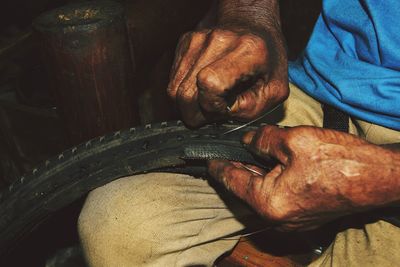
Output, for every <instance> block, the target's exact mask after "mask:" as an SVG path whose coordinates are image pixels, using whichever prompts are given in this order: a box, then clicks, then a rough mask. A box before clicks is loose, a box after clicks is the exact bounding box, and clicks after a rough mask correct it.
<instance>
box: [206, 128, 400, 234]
mask: <svg viewBox="0 0 400 267" xmlns="http://www.w3.org/2000/svg"><path fill="white" fill-rule="evenodd" d="M243 142H244V143H245V144H247V145H248V148H249V149H250V150H251V151H252V152H254V153H255V154H258V155H259V156H261V157H273V158H275V159H277V160H278V162H279V164H278V165H277V166H276V167H275V168H274V169H273V170H272V171H271V172H269V173H267V174H266V175H265V176H258V175H254V173H251V172H249V171H248V170H246V169H244V168H242V167H241V166H240V165H238V164H237V163H233V162H228V161H211V162H210V163H209V169H210V173H211V175H212V176H214V177H215V178H216V179H217V180H219V181H220V182H222V183H223V184H224V185H225V186H226V187H227V188H228V189H229V190H230V191H232V192H233V193H234V194H236V195H237V196H239V197H240V198H242V199H243V200H245V201H246V202H248V203H249V204H250V205H251V206H252V207H253V208H254V209H255V210H256V211H258V212H259V213H260V214H261V215H262V216H263V217H264V218H265V219H266V220H268V221H269V222H271V223H273V224H277V229H280V230H309V229H312V228H315V227H318V226H319V225H321V224H323V223H325V222H327V221H330V220H332V219H335V218H337V217H340V216H343V215H347V214H350V213H354V212H360V211H364V210H368V209H372V208H377V207H382V206H387V205H392V204H398V203H399V201H400V194H399V193H400V153H399V152H395V151H392V150H388V149H384V148H381V147H379V146H376V145H373V144H370V143H368V142H366V141H364V140H362V139H360V138H357V137H355V136H353V135H350V134H344V133H341V132H337V131H333V130H326V129H320V128H316V127H309V126H299V127H294V128H288V129H280V128H278V127H275V126H267V127H263V128H260V129H259V130H258V131H257V132H249V133H247V134H246V135H245V136H244V139H243Z"/></svg>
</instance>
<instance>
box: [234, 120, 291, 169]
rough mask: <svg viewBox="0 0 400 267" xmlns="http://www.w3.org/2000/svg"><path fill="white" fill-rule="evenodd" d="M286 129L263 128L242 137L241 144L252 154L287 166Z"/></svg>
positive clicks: (288, 152)
mask: <svg viewBox="0 0 400 267" xmlns="http://www.w3.org/2000/svg"><path fill="white" fill-rule="evenodd" d="M287 131H288V129H285V128H279V127H278V126H272V125H268V126H264V127H261V128H259V129H258V130H256V131H251V132H248V133H246V134H245V135H244V136H243V139H242V142H243V143H244V145H245V146H246V147H247V148H248V149H249V150H250V151H251V152H253V153H254V154H256V155H258V156H260V157H263V158H266V157H267V158H268V157H273V158H275V159H277V160H279V161H280V162H281V163H282V164H284V165H287V163H288V160H289V156H290V149H289V147H288V146H287V145H286V144H287V142H286V138H287Z"/></svg>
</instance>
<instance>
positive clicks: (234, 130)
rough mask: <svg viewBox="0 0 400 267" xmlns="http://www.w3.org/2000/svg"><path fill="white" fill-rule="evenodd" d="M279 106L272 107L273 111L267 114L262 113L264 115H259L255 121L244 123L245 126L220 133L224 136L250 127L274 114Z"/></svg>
mask: <svg viewBox="0 0 400 267" xmlns="http://www.w3.org/2000/svg"><path fill="white" fill-rule="evenodd" d="M281 105H282V104H279V105H277V106H276V107H274V108H273V109H271V110H270V111H268V112H267V113H264V114H263V115H261V116H260V117H258V118H255V119H254V120H252V121H249V122H246V123H245V124H243V125H240V126H238V127H236V128H233V129H231V130H229V131H226V132H224V133H222V135H226V134H229V133H232V132H236V131H238V130H240V129H243V128H245V127H247V126H250V125H252V124H253V123H255V122H257V121H259V120H261V119H262V118H264V117H265V116H267V115H269V114H271V113H272V112H274V111H275V110H276V109H277V108H279V107H280V106H281Z"/></svg>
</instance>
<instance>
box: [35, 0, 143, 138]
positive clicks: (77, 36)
mask: <svg viewBox="0 0 400 267" xmlns="http://www.w3.org/2000/svg"><path fill="white" fill-rule="evenodd" d="M34 29H35V30H36V36H37V37H38V39H39V41H40V43H41V49H42V51H41V53H42V54H43V59H44V63H45V64H46V66H47V68H48V70H49V74H50V78H51V79H52V80H53V81H54V95H55V98H56V101H57V108H58V110H59V113H60V115H61V117H62V118H63V119H64V122H65V124H66V128H67V130H68V133H69V137H70V141H71V144H76V143H80V142H83V141H85V140H87V139H90V138H93V137H95V136H99V135H103V134H105V133H109V132H112V131H115V130H119V129H121V128H128V127H129V126H131V125H134V124H137V123H138V122H139V116H138V112H137V104H136V101H134V93H135V92H134V90H133V86H132V75H133V72H134V69H133V67H132V62H131V60H130V58H131V57H130V52H129V46H128V39H127V34H126V27H125V20H124V14H123V8H122V7H121V5H120V4H118V3H116V2H112V1H91V2H84V3H76V4H71V5H68V6H64V7H61V8H58V9H55V10H52V11H50V12H47V13H44V14H42V15H41V16H40V17H38V18H37V19H36V20H35V21H34Z"/></svg>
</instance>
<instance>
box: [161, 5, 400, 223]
mask: <svg viewBox="0 0 400 267" xmlns="http://www.w3.org/2000/svg"><path fill="white" fill-rule="evenodd" d="M218 15H219V17H218V25H217V27H216V28H215V29H212V30H211V29H210V30H204V31H201V32H195V33H189V34H186V35H185V36H184V37H183V38H182V40H181V42H180V44H179V46H178V49H177V53H176V59H175V64H174V67H173V69H172V72H171V82H170V85H169V87H168V93H169V95H170V96H171V97H172V98H173V99H174V100H175V101H176V103H177V105H178V106H179V108H180V109H181V111H182V116H183V119H184V121H185V122H186V123H187V124H188V125H190V126H193V127H195V126H199V125H201V124H203V123H205V122H206V121H210V119H211V120H215V119H220V118H226V117H233V118H239V119H243V120H249V119H254V118H256V117H258V116H259V115H260V114H261V113H262V112H264V111H266V110H268V109H271V108H273V107H274V106H276V105H277V104H279V103H281V102H282V101H284V100H285V99H286V97H287V96H288V93H289V90H288V76H287V57H286V51H285V45H284V40H283V38H282V33H281V30H280V18H279V7H278V1H277V0H259V1H250V0H221V1H220V6H219V13H218ZM250 77H252V78H257V83H256V85H255V86H254V87H251V88H248V90H247V91H245V92H241V93H240V94H239V95H238V96H237V98H236V101H235V102H234V104H233V105H232V108H231V109H232V111H231V112H229V111H228V110H227V106H229V105H230V103H227V101H226V99H225V96H226V94H227V93H228V92H229V91H231V90H232V88H233V87H234V86H235V85H236V84H237V82H238V81H240V80H243V79H247V78H250ZM244 142H245V143H246V144H250V146H249V148H250V149H251V150H252V151H254V152H256V153H258V154H259V155H261V156H263V157H274V158H276V159H277V160H278V161H279V162H280V163H279V164H278V165H277V167H276V168H275V169H273V170H272V171H271V172H269V173H267V174H266V175H265V176H258V175H254V173H251V172H249V171H248V170H246V169H245V168H244V167H243V165H242V164H240V163H236V162H228V161H212V162H210V164H209V171H210V173H211V175H212V176H214V177H215V178H216V179H218V180H219V181H221V182H222V183H223V184H225V185H226V187H227V188H228V189H229V190H231V191H232V192H233V193H234V194H236V195H238V196H239V197H240V198H242V199H243V200H245V201H246V202H248V203H249V204H250V205H251V206H252V207H253V208H254V209H255V210H256V211H258V212H259V213H260V214H261V215H262V216H264V218H265V219H266V220H268V221H269V222H271V223H273V224H276V227H277V229H281V230H307V229H312V228H315V227H317V226H319V225H321V224H323V223H325V222H327V221H329V220H332V219H334V218H337V217H339V216H342V215H346V214H350V213H354V212H359V211H364V210H366V209H371V208H375V207H381V206H386V205H392V204H394V203H398V202H399V200H400V154H399V152H395V151H394V150H389V149H384V148H382V147H379V146H376V145H373V144H370V143H368V142H365V141H363V140H362V139H359V138H357V137H355V136H352V135H349V134H344V133H340V132H336V131H331V130H324V129H318V128H314V127H296V128H291V129H279V128H276V127H265V128H262V129H260V130H259V131H258V132H257V133H254V132H252V133H249V134H248V135H247V136H246V137H245V139H244ZM259 171H262V170H259Z"/></svg>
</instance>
